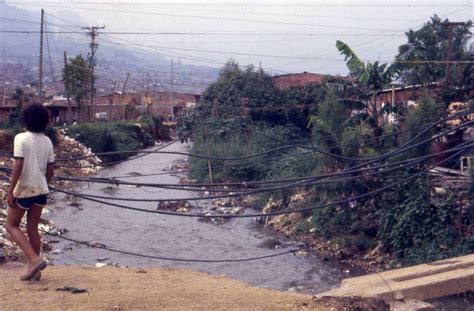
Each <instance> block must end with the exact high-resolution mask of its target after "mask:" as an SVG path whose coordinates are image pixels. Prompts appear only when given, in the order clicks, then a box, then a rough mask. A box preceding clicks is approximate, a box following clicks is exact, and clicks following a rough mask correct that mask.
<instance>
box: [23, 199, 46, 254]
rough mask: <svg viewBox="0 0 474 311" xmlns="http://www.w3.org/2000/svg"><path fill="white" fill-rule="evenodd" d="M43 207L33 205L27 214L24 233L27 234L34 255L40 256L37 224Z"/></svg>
mask: <svg viewBox="0 0 474 311" xmlns="http://www.w3.org/2000/svg"><path fill="white" fill-rule="evenodd" d="M42 212H43V207H42V206H39V205H33V206H32V207H31V208H30V210H29V211H28V213H27V216H26V217H27V224H26V232H27V233H28V239H29V240H30V244H31V246H32V247H33V250H34V251H35V253H36V255H38V256H39V255H40V252H41V235H40V234H39V232H38V224H39V221H40V218H41V213H42Z"/></svg>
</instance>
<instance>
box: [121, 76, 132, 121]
mask: <svg viewBox="0 0 474 311" xmlns="http://www.w3.org/2000/svg"><path fill="white" fill-rule="evenodd" d="M129 77H130V73H129V72H127V77H126V78H125V82H124V84H123V87H122V94H120V97H121V99H122V100H121V102H122V105H123V118H124V119H125V120H127V105H126V104H125V103H124V101H123V94H124V93H125V88H126V87H127V82H128V78H129Z"/></svg>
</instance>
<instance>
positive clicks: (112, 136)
mask: <svg viewBox="0 0 474 311" xmlns="http://www.w3.org/2000/svg"><path fill="white" fill-rule="evenodd" d="M66 133H67V134H68V135H69V136H71V137H73V138H75V139H76V140H78V141H79V142H81V143H83V144H84V145H86V146H88V147H89V148H91V150H92V151H93V152H94V153H104V152H114V151H130V150H137V149H141V148H147V147H150V146H153V145H154V142H155V140H154V137H153V136H152V134H153V133H152V132H151V128H150V126H148V125H147V124H146V123H140V124H132V123H128V122H115V123H108V122H97V123H85V124H79V125H76V126H73V127H70V128H68V129H67V131H66ZM133 154H134V153H119V154H112V155H104V156H101V158H103V160H104V161H106V162H114V161H120V160H124V159H126V158H128V157H130V156H132V155H133Z"/></svg>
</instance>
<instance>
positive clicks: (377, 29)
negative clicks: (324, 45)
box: [41, 4, 399, 32]
mask: <svg viewBox="0 0 474 311" xmlns="http://www.w3.org/2000/svg"><path fill="white" fill-rule="evenodd" d="M41 7H55V8H69V9H76V10H85V11H102V12H112V13H113V12H115V13H127V14H140V15H152V16H170V17H182V18H192V19H205V20H224V21H236V22H246V23H262V24H276V25H287V26H305V27H320V28H331V29H334V28H336V29H337V28H339V29H348V30H353V29H358V30H370V31H393V32H399V30H397V29H393V30H390V29H380V28H367V27H351V26H339V25H326V24H309V23H297V22H282V21H265V20H255V19H246V18H232V17H220V16H201V15H186V14H171V13H162V12H150V11H134V10H120V9H102V8H87V7H70V6H67V5H66V6H65V5H61V4H56V5H49V4H41Z"/></svg>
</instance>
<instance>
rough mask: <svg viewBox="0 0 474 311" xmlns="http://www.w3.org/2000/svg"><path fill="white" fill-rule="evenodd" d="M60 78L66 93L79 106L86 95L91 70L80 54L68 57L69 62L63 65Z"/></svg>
mask: <svg viewBox="0 0 474 311" xmlns="http://www.w3.org/2000/svg"><path fill="white" fill-rule="evenodd" d="M62 78H63V83H64V88H65V89H66V93H67V94H69V96H71V97H72V98H73V99H74V101H75V102H76V103H77V104H78V105H79V107H81V100H82V99H84V98H85V97H86V96H87V94H88V92H89V90H90V79H91V71H90V69H89V67H88V65H87V63H86V61H85V60H84V58H83V57H82V55H77V56H76V57H75V58H70V59H69V62H68V63H67V64H66V65H65V66H64V69H63V76H62ZM79 115H81V113H79Z"/></svg>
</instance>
